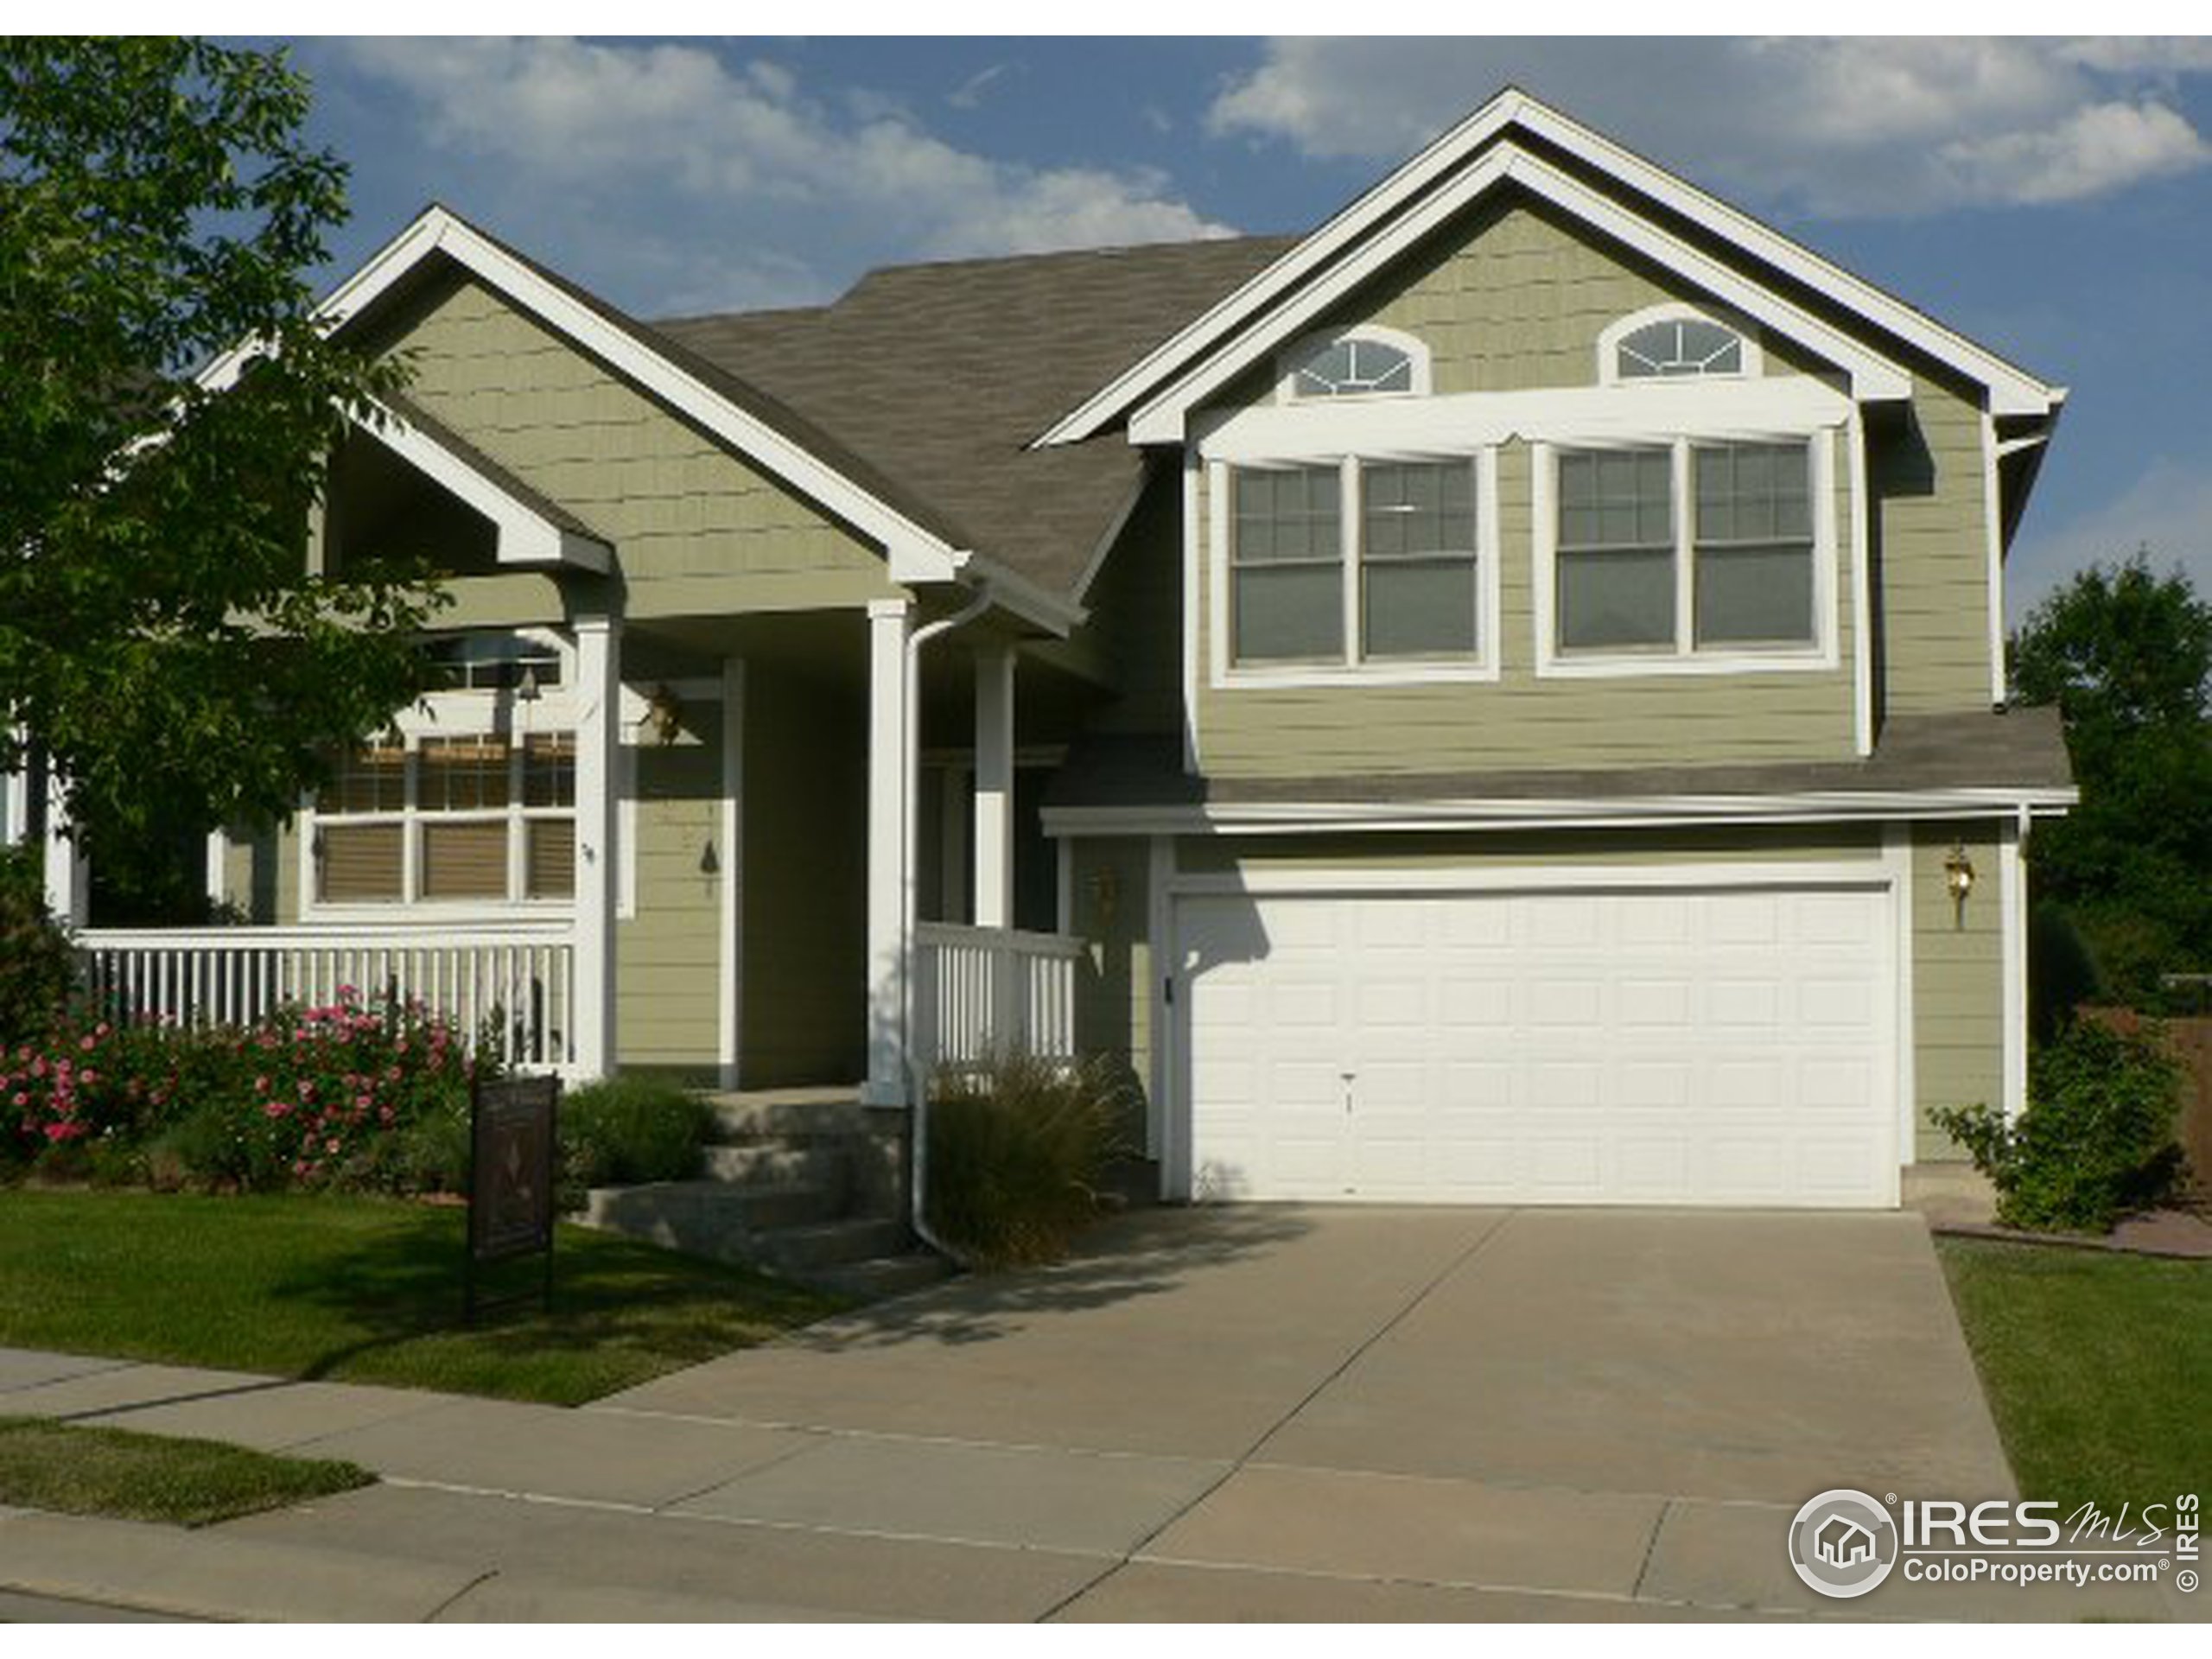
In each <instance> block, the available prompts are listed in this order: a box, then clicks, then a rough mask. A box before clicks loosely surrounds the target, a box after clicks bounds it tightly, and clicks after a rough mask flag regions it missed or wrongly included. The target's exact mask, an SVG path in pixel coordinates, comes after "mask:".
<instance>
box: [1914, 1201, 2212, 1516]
mask: <svg viewBox="0 0 2212 1659" xmlns="http://www.w3.org/2000/svg"><path fill="white" fill-rule="evenodd" d="M1936 1251H1937V1254H1938V1255H1940V1256H1941V1258H1942V1262H1943V1268H1944V1271H1945V1273H1946V1274H1947V1275H1948V1278H1949V1280H1950V1285H1951V1295H1952V1298H1953V1300H1955V1302H1956V1303H1957V1305H1958V1310H1959V1318H1960V1322H1961V1325H1963V1326H1964V1328H1965V1331H1966V1337H1967V1346H1968V1347H1969V1348H1970V1349H1972V1351H1973V1352H1974V1363H1975V1366H1976V1368H1977V1369H1978V1370H1980V1373H1981V1382H1982V1388H1983V1390H1984V1391H1985V1392H1986V1394H1987V1395H1988V1397H1989V1404H1990V1409H1991V1412H1992V1413H1993V1415H1994V1416H1995V1418H1996V1420H1997V1427H1998V1431H1999V1433H2000V1434H2002V1435H2003V1437H2004V1440H2005V1453H2006V1455H2007V1456H2008V1457H2009V1458H2010V1459H2011V1460H2012V1471H2013V1473H2014V1474H2015V1475H2016V1476H2017V1477H2018V1479H2019V1483H2020V1491H2021V1494H2022V1496H2024V1497H2030V1498H2037V1499H2044V1500H2049V1501H2052V1502H2056V1503H2058V1504H2059V1505H2060V1506H2061V1510H2062V1512H2065V1511H2070V1510H2072V1509H2073V1508H2074V1507H2075V1506H2076V1505H2077V1504H2080V1503H2088V1502H2091V1501H2094V1502H2095V1503H2098V1504H2099V1505H2100V1507H2101V1508H2102V1509H2104V1510H2107V1512H2116V1511H2117V1508H2118V1505H2119V1504H2120V1503H2134V1504H2136V1505H2138V1506H2140V1505H2143V1504H2145V1503H2171V1502H2172V1501H2173V1499H2174V1497H2175V1496H2176V1495H2177V1494H2178V1493H2181V1492H2185V1491H2199V1490H2200V1489H2201V1487H2202V1483H2203V1479H2204V1471H2206V1470H2207V1469H2212V1415H2208V1414H2207V1413H2206V1411H2205V1409H2204V1405H2205V1398H2204V1379H2205V1378H2206V1377H2208V1376H2212V1262H2207V1261H2176V1260H2167V1259H2160V1258H2157V1257H2151V1256H2144V1255H2128V1254H2121V1253H2116V1252H2103V1251H2095V1250H2082V1249H2066V1248H2063V1247H2056V1248H2055V1247H2050V1246H2040V1245H2034V1244H2017V1243H1998V1242H1995V1241H1986V1242H1985V1241H1983V1240H1980V1239H1969V1238H1957V1237H1946V1238H1940V1239H1938V1240H1937V1241H1936Z"/></svg>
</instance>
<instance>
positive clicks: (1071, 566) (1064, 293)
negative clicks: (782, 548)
mask: <svg viewBox="0 0 2212 1659" xmlns="http://www.w3.org/2000/svg"><path fill="white" fill-rule="evenodd" d="M1291 243H1292V238H1287V237H1245V238H1231V239H1227V240H1220V241H1209V242H1192V243H1176V244H1168V245H1160V246H1157V247H1137V248H1109V249H1099V250H1090V251H1082V252H1075V253H1052V254H1036V255H1028V256H1021V257H1012V258H1001V259H974V260H962V261H956V262H953V263H950V264H929V265H901V266H894V267H893V268H891V269H888V270H879V271H875V272H874V273H872V274H870V275H869V276H868V277H863V278H862V279H861V281H860V282H859V283H856V284H855V286H854V287H853V288H852V289H850V290H849V292H847V293H846V294H845V295H844V296H843V297H842V298H841V299H839V300H838V301H836V303H834V304H832V305H828V306H823V307H819V308H812V309H808V310H800V311H765V312H753V313H741V314H737V315H727V316H708V317H686V318H676V319H671V320H667V321H659V322H655V323H653V324H652V325H650V327H651V329H652V333H654V334H657V335H658V336H659V337H661V338H662V339H664V340H669V341H672V342H674V344H675V345H676V346H677V347H678V348H680V349H681V350H682V351H683V352H684V353H686V354H687V355H688V356H690V357H692V358H696V359H702V360H703V361H704V362H705V363H706V364H708V365H711V366H713V367H714V368H715V369H718V370H721V371H722V372H725V373H726V374H728V375H730V376H733V377H735V378H738V379H740V380H741V381H742V382H744V383H745V384H746V385H749V386H751V387H753V388H757V389H758V390H759V391H760V392H761V393H765V394H766V397H768V398H771V399H772V400H774V402H775V403H776V404H779V405H781V406H783V407H785V408H787V409H789V410H794V411H796V412H797V414H798V416H800V417H802V418H803V419H804V421H805V422H806V423H808V424H809V425H810V427H812V428H813V429H816V430H817V432H818V433H820V434H822V435H825V436H826V437H827V438H828V439H829V440H830V441H831V442H832V443H833V444H834V445H835V446H836V448H837V449H838V450H841V451H843V452H847V453H849V454H855V455H858V456H862V457H865V458H866V461H867V463H868V467H870V468H871V469H872V470H873V471H874V473H876V474H880V475H881V476H882V477H884V478H886V479H887V480H889V481H890V482H891V484H892V485H893V487H894V488H895V489H896V491H897V493H899V495H900V496H901V497H905V498H913V499H918V500H919V501H922V502H925V503H927V504H928V505H929V507H930V508H931V510H932V516H933V518H934V519H935V520H936V521H937V522H938V523H940V524H945V525H947V526H949V527H950V528H951V529H952V530H953V531H954V532H955V533H956V534H957V538H958V539H959V540H960V542H961V543H963V544H964V545H966V546H969V547H971V548H973V549H975V550H976V551H978V552H981V553H983V554H986V555H988V556H990V557H992V558H995V559H996V560H998V561H999V562H1000V563H1003V564H1005V565H1007V566H1008V567H1009V568H1010V569H1013V570H1014V571H1015V572H1017V573H1018V574H1020V575H1023V576H1026V577H1027V578H1028V579H1029V580H1031V581H1033V582H1037V583H1038V584H1039V586H1041V587H1043V588H1046V589H1048V590H1049V591H1051V592H1053V593H1056V594H1071V593H1072V592H1073V590H1074V588H1075V587H1076V584H1077V582H1078V581H1079V580H1080V578H1081V577H1082V575H1083V574H1084V570H1085V569H1087V568H1088V566H1089V565H1090V559H1091V556H1092V555H1093V554H1094V553H1095V552H1096V550H1097V546H1098V543H1099V539H1100V537H1103V535H1104V534H1105V533H1106V531H1108V530H1109V528H1110V527H1111V526H1112V524H1113V521H1114V517H1115V514H1116V512H1118V511H1119V510H1120V509H1121V507H1122V505H1124V504H1125V503H1126V502H1127V501H1128V498H1129V496H1130V494H1131V493H1132V492H1133V491H1134V490H1135V488H1136V486H1137V483H1138V480H1139V479H1140V477H1141V474H1142V470H1143V458H1142V457H1141V455H1140V454H1138V453H1137V452H1136V451H1135V449H1133V448H1131V447H1130V446H1129V444H1128V443H1127V442H1125V441H1124V440H1123V439H1122V437H1121V435H1119V434H1110V435H1104V436H1102V437H1100V438H1098V439H1096V440H1094V441H1092V442H1089V443H1084V444H1074V445H1068V446H1065V447H1063V448H1054V449H1046V450H1034V449H1031V448H1028V445H1029V443H1030V441H1031V440H1032V439H1033V438H1035V437H1036V435H1038V434H1039V432H1041V431H1043V430H1044V429H1046V427H1047V426H1049V425H1051V424H1052V422H1053V421H1054V420H1056V419H1058V417H1059V416H1062V415H1064V414H1065V413H1066V412H1067V411H1068V410H1070V409H1071V408H1073V407H1074V406H1075V405H1076V404H1079V403H1080V402H1082V400H1083V399H1084V397H1088V396H1089V395H1090V393H1091V392H1093V391H1096V390H1097V389H1098V387H1099V386H1101V385H1104V384H1105V383H1106V382H1107V381H1109V380H1110V379H1111V378H1113V377H1114V376H1115V375H1116V374H1117V373H1119V372H1121V371H1122V369H1125V368H1127V367H1128V365H1130V364H1131V363H1133V362H1135V361H1136V360H1137V359H1139V358H1141V356H1143V355H1144V353H1146V352H1147V351H1149V350H1150V349H1151V348H1152V347H1153V346H1156V345H1158V344H1159V343H1160V341H1161V340H1165V339H1166V337H1167V336H1168V335H1170V334H1173V333H1174V332H1175V330H1176V329H1178V328H1179V327H1182V326H1183V325H1184V324H1185V322H1187V321H1190V319H1191V318H1192V317H1193V316H1195V315H1198V313H1199V312H1201V311H1204V310H1205V308H1207V307H1208V306H1210V305H1211V304H1212V303H1213V302H1215V301H1217V300H1218V299H1220V298H1221V297H1222V296H1224V295H1226V294H1227V293H1229V292H1230V290H1231V289H1235V288H1236V287H1237V286H1238V285H1239V284H1240V283H1243V282H1245V281H1246V280H1248V279H1249V277H1253V276H1254V275H1255V274H1256V273H1257V272H1258V271H1259V270H1261V269H1262V267H1263V266H1265V265H1267V264H1268V263H1269V262H1271V261H1272V260H1274V259H1275V258H1277V257H1280V256H1281V254H1282V253H1283V251H1285V250H1286V249H1287V248H1288V247H1289V246H1290V245H1291ZM825 458H826V459H832V460H833V464H835V463H834V457H825ZM855 481H861V482H865V480H855Z"/></svg>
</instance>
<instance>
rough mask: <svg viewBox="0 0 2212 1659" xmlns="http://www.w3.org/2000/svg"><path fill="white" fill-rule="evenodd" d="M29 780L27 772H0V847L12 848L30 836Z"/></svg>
mask: <svg viewBox="0 0 2212 1659" xmlns="http://www.w3.org/2000/svg"><path fill="white" fill-rule="evenodd" d="M30 820H31V779H30V772H29V770H28V763H26V770H24V771H22V772H0V847H13V846H15V845H16V843H17V842H21V841H22V840H23V839H24V838H25V837H26V836H29V834H30Z"/></svg>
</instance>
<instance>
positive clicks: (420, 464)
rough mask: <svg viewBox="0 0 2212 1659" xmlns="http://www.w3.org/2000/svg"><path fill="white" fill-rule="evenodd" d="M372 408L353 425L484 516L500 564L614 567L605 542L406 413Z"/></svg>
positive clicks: (603, 570) (585, 568)
mask: <svg viewBox="0 0 2212 1659" xmlns="http://www.w3.org/2000/svg"><path fill="white" fill-rule="evenodd" d="M376 407H377V413H378V416H380V417H381V418H380V419H377V420H372V421H357V422H355V423H354V426H355V429H357V430H359V431H360V432H362V433H365V435H368V436H369V437H372V438H373V439H375V440H376V442H378V443H380V444H382V445H383V446H384V447H385V448H386V449H388V450H390V451H391V453H392V454H394V455H397V457H398V458H399V459H400V460H401V461H404V462H405V463H406V464H407V465H408V466H410V467H413V468H414V469H415V470H416V472H418V473H420V474H423V476H424V477H425V478H428V479H429V480H431V481H432V482H433V483H435V484H438V485H441V486H443V487H444V488H445V489H447V490H448V491H450V492H451V493H453V494H454V495H456V496H458V497H460V498H461V500H462V501H463V502H465V503H466V504H467V505H469V506H471V507H474V509H475V510H476V511H477V512H480V513H482V514H483V515H484V516H485V517H486V518H489V519H490V520H491V521H492V526H493V531H494V533H495V536H496V543H495V545H496V547H497V549H498V551H497V553H496V555H495V556H496V557H497V559H498V561H499V563H501V564H515V565H566V566H570V567H574V568H575V569H584V570H594V571H599V572H602V573H603V572H605V571H607V570H611V569H613V566H614V550H613V548H612V547H610V546H609V545H608V544H607V543H605V542H603V541H601V540H600V539H599V537H595V536H585V535H582V534H580V533H578V532H577V531H573V530H570V529H568V528H566V527H565V526H563V525H561V524H556V523H555V522H554V521H553V520H551V519H550V518H546V517H545V516H544V515H543V513H541V512H538V511H537V508H535V507H533V506H531V505H530V504H529V503H528V502H526V501H524V500H522V499H519V498H518V497H517V496H515V495H513V494H512V493H510V492H509V491H507V490H505V489H504V488H502V487H501V486H499V485H498V484H496V483H494V482H493V480H490V479H488V478H486V477H485V476H484V474H481V473H480V472H478V471H477V470H476V468H475V467H472V466H470V465H469V464H468V463H467V461H463V460H462V459H461V457H460V456H459V455H457V454H454V452H453V451H452V450H450V449H448V448H446V447H445V445H444V444H442V443H440V442H438V441H437V440H436V439H435V438H434V437H432V436H431V435H429V433H427V432H425V431H423V429H420V428H419V427H417V426H416V425H414V424H413V423H411V422H410V421H409V420H408V419H407V417H406V416H404V415H402V414H400V413H399V412H398V411H397V410H391V409H388V408H386V407H385V406H384V405H383V404H378V405H377V406H376Z"/></svg>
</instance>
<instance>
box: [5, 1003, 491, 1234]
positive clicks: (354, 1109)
mask: <svg viewBox="0 0 2212 1659" xmlns="http://www.w3.org/2000/svg"><path fill="white" fill-rule="evenodd" d="M475 1072H476V1063H475V1062H474V1060H473V1059H472V1058H470V1057H469V1056H468V1054H467V1052H465V1046H464V1045H463V1044H462V1043H461V1041H460V1040H459V1038H458V1036H457V1033H455V1031H454V1027H452V1026H451V1025H450V1024H449V1023H448V1022H447V1021H446V1020H442V1019H441V1018H439V1017H438V1016H436V1015H435V1014H431V1013H429V1011H428V1010H426V1009H425V1008H423V1007H422V1006H421V1005H420V1004H419V1003H415V1002H406V1003H397V1004H393V1005H391V1006H377V1005H372V1004H370V1003H366V1002H365V1001H362V1000H361V999H360V998H359V996H358V995H356V994H355V993H354V992H353V989H352V988H350V987H341V988H340V992H339V995H338V997H337V1000H336V1001H334V1002H331V1003H329V1004H327V1005H325V1006H320V1007H286V1008H283V1009H281V1010H279V1011H278V1012H277V1013H276V1014H272V1015H271V1016H270V1018H269V1019H267V1020H264V1021H262V1022H260V1023H259V1024H257V1025H255V1026H252V1027H246V1028H244V1029H215V1030H207V1031H188V1030H181V1029H179V1028H177V1027H172V1026H166V1025H162V1024H159V1023H156V1022H150V1021H149V1022H145V1023H140V1024H133V1025H128V1026H117V1025H115V1024H113V1023H111V1022H110V1021H107V1020H97V1021H92V1022H84V1021H79V1020H61V1021H60V1022H58V1023H57V1024H56V1025H55V1026H54V1027H53V1028H51V1029H50V1030H49V1031H48V1033H47V1035H46V1036H44V1037H43V1038H41V1039H39V1040H38V1041H36V1042H21V1043H18V1044H16V1046H14V1047H13V1048H12V1049H10V1050H8V1051H6V1052H0V1110H4V1114H5V1116H4V1117H0V1125H3V1126H4V1127H5V1128H7V1129H8V1130H9V1131H10V1135H9V1139H10V1141H12V1145H13V1150H14V1154H15V1157H16V1160H18V1161H19V1162H22V1163H27V1164H29V1165H30V1166H32V1167H33V1168H34V1169H35V1170H36V1171H37V1172H38V1173H41V1174H44V1175H48V1176H52V1177H56V1178H60V1179H77V1178H86V1177H89V1178H92V1179H143V1180H147V1181H149V1182H151V1183H152V1184H154V1185H199V1186H206V1187H210V1188H215V1189H223V1190H232V1191H239V1192H266V1191H273V1190H277V1189H282V1188H285V1187H303V1188H330V1189H336V1190H343V1191H350V1192H415V1191H423V1190H430V1189H435V1188H440V1187H446V1186H451V1185H456V1184H457V1183H458V1182H459V1180H460V1179H461V1173H462V1171H461V1169H460V1168H458V1167H454V1168H448V1167H445V1165H447V1164H449V1163H450V1162H451V1161H452V1160H451V1158H450V1157H449V1156H446V1155H440V1156H436V1157H431V1158H426V1157H425V1155H424V1147H426V1146H429V1147H450V1146H451V1145H453V1144H454V1140H455V1137H454V1134H453V1130H454V1127H455V1126H456V1125H465V1124H466V1122H467V1113H468V1085H469V1082H470V1079H471V1078H472V1077H474V1075H475Z"/></svg>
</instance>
